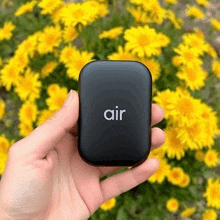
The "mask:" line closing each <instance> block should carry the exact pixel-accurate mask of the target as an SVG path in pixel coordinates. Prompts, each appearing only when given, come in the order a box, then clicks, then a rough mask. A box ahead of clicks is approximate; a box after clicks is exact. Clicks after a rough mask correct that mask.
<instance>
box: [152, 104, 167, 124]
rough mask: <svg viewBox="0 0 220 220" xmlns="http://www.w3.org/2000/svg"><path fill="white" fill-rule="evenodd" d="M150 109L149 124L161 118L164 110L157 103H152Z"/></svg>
mask: <svg viewBox="0 0 220 220" xmlns="http://www.w3.org/2000/svg"><path fill="white" fill-rule="evenodd" d="M151 111H152V117H151V126H153V125H155V124H158V123H159V122H160V121H162V120H163V117H164V114H165V111H164V110H163V108H161V107H160V106H159V105H157V104H152V107H151Z"/></svg>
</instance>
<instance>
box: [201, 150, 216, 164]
mask: <svg viewBox="0 0 220 220" xmlns="http://www.w3.org/2000/svg"><path fill="white" fill-rule="evenodd" d="M218 161H219V153H218V151H216V150H214V149H209V150H208V151H207V152H206V153H205V156H204V162H205V164H206V166H208V167H216V166H217V165H218Z"/></svg>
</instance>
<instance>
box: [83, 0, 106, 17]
mask: <svg viewBox="0 0 220 220" xmlns="http://www.w3.org/2000/svg"><path fill="white" fill-rule="evenodd" d="M86 3H87V5H90V7H91V10H93V11H94V18H98V17H104V16H105V15H107V14H108V13H109V9H108V2H107V1H106V0H103V1H102V0H99V1H94V0H91V1H90V0H89V1H87V2H86ZM100 3H101V4H100Z"/></svg>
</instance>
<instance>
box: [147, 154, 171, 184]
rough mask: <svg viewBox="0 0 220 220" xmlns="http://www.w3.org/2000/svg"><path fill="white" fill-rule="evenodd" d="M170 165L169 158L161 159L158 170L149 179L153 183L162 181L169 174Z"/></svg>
mask: <svg viewBox="0 0 220 220" xmlns="http://www.w3.org/2000/svg"><path fill="white" fill-rule="evenodd" d="M169 172H170V165H169V164H168V162H167V159H166V158H164V159H160V164H159V167H158V169H157V171H156V172H155V173H154V174H153V175H152V176H151V177H150V178H149V179H148V181H149V182H151V183H155V182H158V183H162V182H163V181H164V179H165V177H166V176H168V175H169Z"/></svg>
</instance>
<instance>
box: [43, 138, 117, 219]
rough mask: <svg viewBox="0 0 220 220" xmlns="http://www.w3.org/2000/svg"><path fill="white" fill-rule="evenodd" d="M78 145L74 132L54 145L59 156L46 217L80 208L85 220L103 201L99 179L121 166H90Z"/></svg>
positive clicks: (53, 216) (55, 216)
mask: <svg viewBox="0 0 220 220" xmlns="http://www.w3.org/2000/svg"><path fill="white" fill-rule="evenodd" d="M77 148H78V139H77V138H76V137H74V136H73V135H71V134H66V136H65V138H64V139H63V140H62V141H61V142H60V144H59V145H58V146H57V147H56V148H55V149H56V152H57V156H58V157H57V161H56V162H55V163H56V165H55V167H54V173H53V177H52V178H53V182H52V186H51V187H52V195H51V200H50V203H49V205H48V208H47V211H46V219H53V220H54V219H62V216H70V217H73V216H74V215H76V212H77V211H78V210H81V212H83V213H85V215H84V216H85V219H86V218H89V216H90V215H92V214H93V213H94V211H95V210H96V209H97V208H98V207H99V206H100V205H101V204H102V203H103V202H104V198H103V196H102V190H101V187H100V182H99V179H100V178H101V177H103V176H105V175H107V174H108V173H110V172H113V171H114V170H117V169H119V168H120V167H110V168H109V167H101V168H99V167H95V166H91V165H89V164H87V163H85V162H84V161H83V160H82V159H81V157H80V156H79V153H78V150H77ZM56 201H59V202H58V203H57V202H56ZM54 204H56V205H54ZM64 207H65V208H64Z"/></svg>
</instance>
